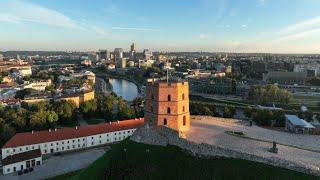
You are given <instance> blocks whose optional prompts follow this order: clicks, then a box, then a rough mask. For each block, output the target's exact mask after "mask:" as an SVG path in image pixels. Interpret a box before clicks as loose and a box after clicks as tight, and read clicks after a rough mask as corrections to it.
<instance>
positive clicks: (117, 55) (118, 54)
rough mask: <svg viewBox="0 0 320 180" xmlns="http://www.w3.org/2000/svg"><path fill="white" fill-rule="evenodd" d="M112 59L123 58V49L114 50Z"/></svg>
mask: <svg viewBox="0 0 320 180" xmlns="http://www.w3.org/2000/svg"><path fill="white" fill-rule="evenodd" d="M114 58H115V59H116V60H117V59H121V58H123V49H122V48H115V49H114Z"/></svg>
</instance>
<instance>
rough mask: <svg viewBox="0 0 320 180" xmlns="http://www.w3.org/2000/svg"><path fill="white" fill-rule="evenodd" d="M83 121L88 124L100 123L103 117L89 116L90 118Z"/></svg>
mask: <svg viewBox="0 0 320 180" xmlns="http://www.w3.org/2000/svg"><path fill="white" fill-rule="evenodd" d="M85 121H86V122H87V123H88V124H100V123H103V122H104V119H97V118H91V119H85Z"/></svg>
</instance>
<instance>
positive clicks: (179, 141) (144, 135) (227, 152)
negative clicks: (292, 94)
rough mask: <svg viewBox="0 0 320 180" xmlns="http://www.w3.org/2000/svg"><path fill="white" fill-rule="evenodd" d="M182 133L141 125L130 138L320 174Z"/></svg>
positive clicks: (304, 167)
mask: <svg viewBox="0 0 320 180" xmlns="http://www.w3.org/2000/svg"><path fill="white" fill-rule="evenodd" d="M182 136H183V134H181V133H180V136H179V132H177V131H175V130H172V129H169V128H167V127H165V126H163V127H159V128H157V129H153V128H149V127H146V126H144V127H142V128H140V129H138V130H137V131H136V132H135V133H134V134H133V135H132V136H131V139H132V140H133V141H136V142H139V143H145V144H151V145H160V146H167V145H168V144H170V145H175V146H178V147H180V148H182V149H183V150H186V151H188V152H189V153H191V154H192V155H194V156H199V157H203V156H204V157H212V156H213V157H226V158H235V159H244V160H249V161H255V162H260V163H264V164H268V165H273V166H278V167H283V168H286V169H291V170H294V171H298V172H302V173H307V174H313V175H318V176H319V175H320V172H319V170H318V171H317V170H315V169H314V168H312V167H306V166H305V165H303V164H299V163H296V162H292V161H288V160H285V159H281V158H277V157H262V156H257V155H253V154H248V153H244V152H240V151H236V150H231V149H227V148H225V147H220V146H215V145H210V144H205V143H201V144H197V143H195V142H191V141H188V140H187V139H184V138H181V137H182Z"/></svg>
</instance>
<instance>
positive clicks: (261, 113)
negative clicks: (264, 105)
mask: <svg viewBox="0 0 320 180" xmlns="http://www.w3.org/2000/svg"><path fill="white" fill-rule="evenodd" d="M244 114H245V116H246V117H248V118H251V119H252V120H253V121H255V122H256V123H257V124H259V125H261V126H275V127H284V126H285V113H284V111H283V110H274V111H271V110H268V109H256V108H252V107H246V108H245V109H244Z"/></svg>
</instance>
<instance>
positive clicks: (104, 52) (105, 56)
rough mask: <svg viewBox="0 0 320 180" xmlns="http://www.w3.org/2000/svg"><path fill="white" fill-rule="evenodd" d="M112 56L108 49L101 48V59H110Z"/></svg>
mask: <svg viewBox="0 0 320 180" xmlns="http://www.w3.org/2000/svg"><path fill="white" fill-rule="evenodd" d="M109 58H110V53H109V51H107V50H102V49H101V50H99V60H102V59H104V60H108V59H109Z"/></svg>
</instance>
